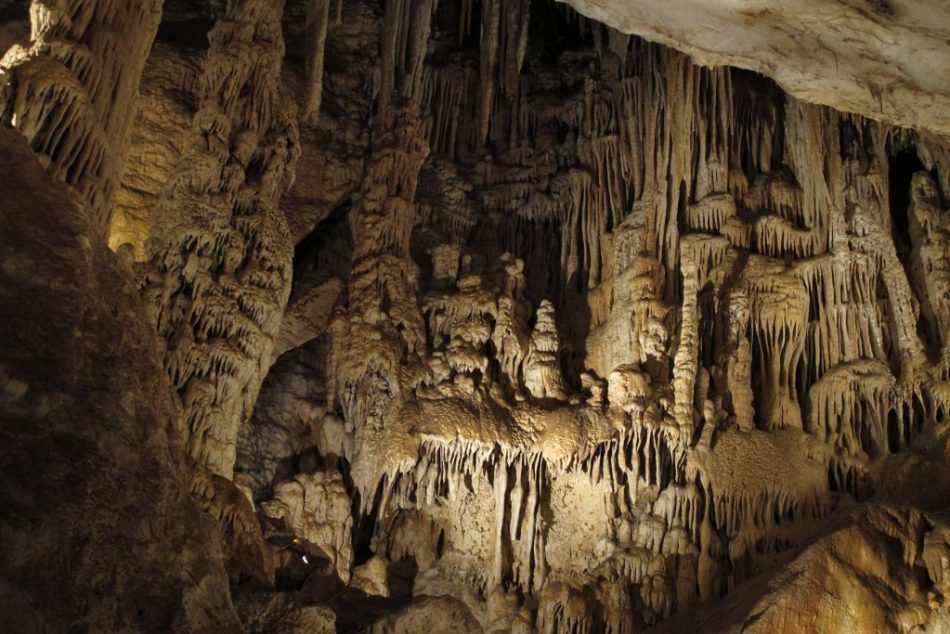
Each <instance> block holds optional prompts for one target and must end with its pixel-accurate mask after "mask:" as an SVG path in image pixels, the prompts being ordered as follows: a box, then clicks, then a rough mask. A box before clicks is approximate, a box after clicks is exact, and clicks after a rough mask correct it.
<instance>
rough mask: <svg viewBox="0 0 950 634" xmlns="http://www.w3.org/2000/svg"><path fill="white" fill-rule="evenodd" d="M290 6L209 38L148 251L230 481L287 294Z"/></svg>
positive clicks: (178, 361) (202, 419)
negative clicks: (187, 127) (286, 35)
mask: <svg viewBox="0 0 950 634" xmlns="http://www.w3.org/2000/svg"><path fill="white" fill-rule="evenodd" d="M281 10H282V5H281V4H275V3H270V2H260V1H255V0H246V1H241V2H235V3H232V5H231V6H230V7H229V11H228V13H227V14H226V15H225V16H223V17H222V18H221V19H220V20H219V21H218V23H217V24H216V25H215V28H214V29H213V30H212V32H211V34H210V41H211V48H210V49H209V52H208V60H207V62H206V68H205V73H204V77H203V93H202V99H201V103H200V104H199V109H198V112H197V114H196V115H195V119H194V121H193V127H192V131H191V137H190V139H189V145H188V149H187V150H186V153H185V155H184V156H183V157H182V159H181V161H180V163H179V165H178V167H177V169H176V171H175V173H174V175H173V177H172V180H171V182H170V183H169V184H168V187H167V190H166V193H165V194H164V195H163V197H162V199H161V201H160V202H159V208H160V213H159V216H158V218H157V222H156V224H155V226H154V227H153V231H152V236H151V238H150V239H149V244H148V246H147V250H148V252H149V257H150V263H149V265H148V271H147V273H146V280H145V288H144V294H145V298H146V301H147V303H149V304H150V307H151V310H152V314H153V316H154V319H155V324H156V327H157V329H158V332H159V335H160V336H161V337H162V338H163V339H164V340H165V342H166V346H167V351H166V353H165V366H166V369H167V371H168V374H169V378H170V379H171V382H172V385H173V386H174V387H175V389H176V390H178V393H179V395H180V397H181V399H182V405H183V413H182V427H183V431H184V433H185V435H186V437H187V444H188V448H189V451H190V453H191V455H192V457H193V458H194V459H195V460H196V461H197V462H198V464H200V465H202V466H205V467H207V468H209V469H211V470H212V471H213V472H215V473H217V474H219V475H222V476H224V477H226V478H230V477H231V475H232V473H233V468H234V461H235V457H236V456H235V451H236V444H237V436H238V431H239V429H240V427H241V425H242V423H243V422H245V421H246V420H247V419H248V418H249V416H250V412H251V411H252V410H253V405H254V402H255V401H256V400H257V394H258V390H259V389H260V386H261V383H262V381H263V380H264V373H265V372H266V371H267V369H268V367H269V365H270V358H271V351H272V349H273V345H274V340H275V339H276V338H277V335H278V332H279V329H280V321H281V317H282V314H283V311H284V307H285V306H286V303H287V298H288V295H289V293H290V281H291V280H290V277H291V275H290V267H291V258H292V248H291V245H290V244H289V243H288V240H289V232H288V230H287V224H286V220H285V218H284V216H283V214H282V213H281V211H280V209H279V207H278V205H279V200H280V196H281V195H282V194H283V192H284V191H285V189H286V188H287V187H288V185H289V183H290V182H291V181H292V178H293V169H294V162H295V161H296V158H297V156H298V154H299V149H298V147H297V125H296V121H295V120H294V119H293V113H292V111H290V110H289V109H288V107H287V106H286V105H285V104H284V100H283V97H282V96H281V91H280V85H279V81H278V80H279V69H280V65H281V60H282V59H283V54H284V47H283V40H282V36H281V31H280V17H281Z"/></svg>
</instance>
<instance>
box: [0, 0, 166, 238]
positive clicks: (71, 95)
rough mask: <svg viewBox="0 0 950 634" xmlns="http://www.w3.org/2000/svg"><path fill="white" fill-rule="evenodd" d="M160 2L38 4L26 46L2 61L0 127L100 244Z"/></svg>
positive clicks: (32, 13)
mask: <svg viewBox="0 0 950 634" xmlns="http://www.w3.org/2000/svg"><path fill="white" fill-rule="evenodd" d="M161 8H162V3H161V1H160V0H142V1H141V2H127V1H124V0H66V1H61V2H54V3H50V2H46V1H43V0H34V1H33V2H32V3H31V5H30V22H31V33H30V44H29V46H27V47H24V46H21V45H15V46H13V47H12V48H11V49H10V50H9V51H8V52H7V54H6V55H5V56H4V58H3V60H2V61H0V84H2V85H3V94H2V100H3V102H4V107H3V114H2V122H3V123H4V124H5V125H9V126H11V127H13V128H15V129H17V130H18V131H20V132H21V133H22V134H23V135H24V136H26V138H27V140H28V141H29V142H30V144H31V145H32V147H33V151H34V152H35V153H36V155H37V158H38V159H39V160H40V161H41V163H43V164H44V166H46V167H47V169H48V170H49V171H50V172H51V173H52V174H53V175H54V176H55V177H56V178H57V179H59V180H61V181H63V182H65V183H66V184H67V185H69V186H70V187H72V188H73V189H74V190H75V191H76V192H77V193H78V194H79V195H80V197H81V198H82V199H83V200H84V201H85V202H86V203H87V204H88V205H89V212H90V214H91V216H92V217H91V219H90V220H91V222H92V224H93V226H94V227H95V228H96V230H97V231H98V232H99V233H100V235H101V236H102V237H103V239H105V236H106V234H107V232H108V227H109V222H110V219H111V215H112V208H113V202H114V196H115V192H116V188H117V183H118V178H119V174H120V170H121V160H122V157H123V152H124V142H125V139H126V136H127V132H128V128H129V125H130V123H131V119H132V115H133V113H134V111H135V109H134V101H135V99H136V97H137V94H138V86H139V80H140V79H141V76H142V70H143V68H144V66H145V60H146V57H147V56H148V51H149V49H150V48H151V44H152V40H153V39H154V37H155V33H156V31H157V29H158V23H159V20H160V18H161Z"/></svg>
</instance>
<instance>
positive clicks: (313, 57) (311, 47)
mask: <svg viewBox="0 0 950 634" xmlns="http://www.w3.org/2000/svg"><path fill="white" fill-rule="evenodd" d="M341 6H342V5H341ZM329 24H330V0H311V2H310V6H309V7H308V9H307V84H308V90H307V98H306V102H305V104H304V108H303V117H302V118H303V120H305V121H307V122H308V123H309V124H310V125H314V124H315V123H316V121H317V116H318V115H319V114H320V104H321V102H322V101H323V59H324V52H325V48H326V41H327V27H328V26H329Z"/></svg>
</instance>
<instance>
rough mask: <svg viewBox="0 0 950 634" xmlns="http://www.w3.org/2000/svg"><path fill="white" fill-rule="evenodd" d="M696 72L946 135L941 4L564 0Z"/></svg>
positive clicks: (949, 18)
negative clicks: (752, 81)
mask: <svg viewBox="0 0 950 634" xmlns="http://www.w3.org/2000/svg"><path fill="white" fill-rule="evenodd" d="M564 1H566V2H567V3H568V4H570V5H571V6H572V7H574V8H575V9H577V10H578V11H579V12H580V13H582V14H584V15H585V16H587V17H589V18H591V19H593V20H597V21H599V22H603V23H604V24H607V25H609V26H611V27H613V28H615V29H617V30H618V31H620V32H622V33H631V34H634V35H638V36H640V37H643V38H646V39H648V40H650V41H652V42H659V43H661V44H664V45H666V46H671V47H673V48H675V49H677V50H680V51H683V52H684V53H686V54H688V55H689V56H690V57H691V58H692V59H693V60H694V61H695V62H696V63H697V64H701V65H704V66H725V65H728V66H736V67H739V68H747V69H749V70H754V71H756V72H758V73H761V74H763V75H767V76H768V77H771V78H772V79H774V80H775V81H776V82H778V84H779V85H780V86H781V87H782V88H783V89H784V90H786V91H787V92H788V93H789V94H791V95H794V96H795V97H797V98H798V99H801V100H803V101H808V102H812V103H818V104H822V105H826V106H831V107H833V108H837V109H839V110H844V111H847V112H854V113H857V114H861V115H863V116H866V117H870V118H873V119H877V120H880V121H885V122H887V123H890V124H893V125H897V126H902V127H908V128H915V129H919V130H926V131H929V132H933V133H936V134H939V135H942V136H943V137H944V138H946V137H948V136H950V12H948V11H947V6H946V4H945V3H944V2H943V0H884V1H882V2H864V1H862V0H793V1H786V0H751V1H748V0H747V1H742V2H729V1H723V0H712V1H706V0H670V1H665V2H652V1H651V0H564Z"/></svg>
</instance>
